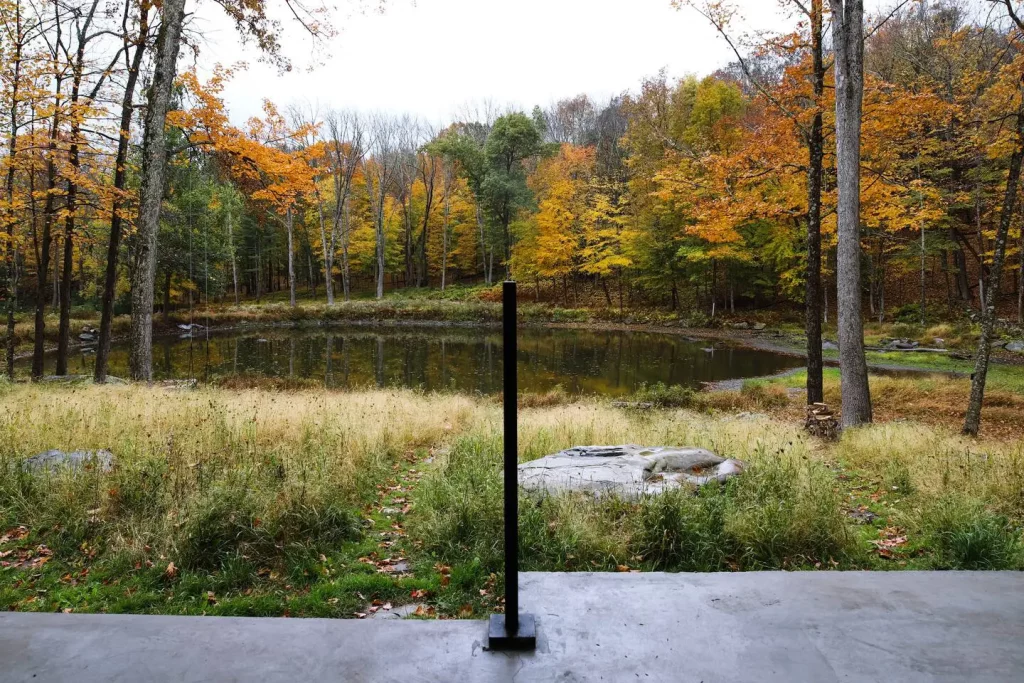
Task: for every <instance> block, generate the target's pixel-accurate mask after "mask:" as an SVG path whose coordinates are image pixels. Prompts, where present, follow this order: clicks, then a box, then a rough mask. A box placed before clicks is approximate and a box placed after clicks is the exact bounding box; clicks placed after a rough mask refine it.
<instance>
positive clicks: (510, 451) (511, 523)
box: [501, 281, 519, 635]
mask: <svg viewBox="0 0 1024 683" xmlns="http://www.w3.org/2000/svg"><path fill="white" fill-rule="evenodd" d="M501 301H502V311H501V313H502V317H501V321H502V325H501V326H502V364H503V373H504V379H503V382H502V389H503V391H504V402H503V407H504V409H505V425H504V427H505V430H504V431H505V438H504V443H505V457H504V463H503V464H504V474H505V481H504V493H505V631H506V632H507V633H508V634H509V635H514V634H515V633H516V632H517V631H518V630H519V469H518V468H519V400H518V396H519V376H518V375H519V373H517V372H516V370H517V367H516V365H517V357H518V349H517V346H518V344H517V341H518V340H517V339H516V283H515V282H514V281H506V282H505V283H504V284H503V285H502V297H501Z"/></svg>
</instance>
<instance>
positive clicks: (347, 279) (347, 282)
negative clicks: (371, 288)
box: [341, 204, 352, 301]
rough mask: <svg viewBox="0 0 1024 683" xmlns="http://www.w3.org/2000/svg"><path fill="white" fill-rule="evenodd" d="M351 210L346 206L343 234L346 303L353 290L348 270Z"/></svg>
mask: <svg viewBox="0 0 1024 683" xmlns="http://www.w3.org/2000/svg"><path fill="white" fill-rule="evenodd" d="M349 220H350V216H349V209H348V205H347V204H346V205H345V230H344V232H342V234H341V287H342V291H343V293H344V296H345V301H348V299H349V295H350V294H349V293H350V290H351V286H352V285H351V274H350V273H349V270H348V241H349V230H350V229H351V227H352V224H351V223H350V222H349Z"/></svg>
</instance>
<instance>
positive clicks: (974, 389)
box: [963, 92, 1024, 436]
mask: <svg viewBox="0 0 1024 683" xmlns="http://www.w3.org/2000/svg"><path fill="white" fill-rule="evenodd" d="M1021 95H1022V97H1021V101H1020V104H1019V105H1018V108H1017V146H1016V147H1015V148H1014V150H1013V155H1012V156H1011V157H1010V170H1009V174H1008V175H1007V177H1006V192H1005V194H1004V195H1003V207H1002V213H1000V215H999V226H998V227H997V228H996V243H995V253H994V254H993V256H992V267H991V268H990V269H989V271H988V282H987V283H986V286H985V291H987V292H988V293H989V295H988V298H987V299H986V300H985V307H984V308H983V309H982V318H981V338H980V339H979V340H978V357H977V359H976V360H975V363H974V374H973V375H971V397H970V399H969V400H968V402H967V415H966V416H965V417H964V428H963V433H964V434H968V435H970V436H977V435H978V430H979V429H980V428H981V406H982V403H983V401H984V398H985V380H986V377H987V376H988V361H989V356H990V354H991V353H992V337H993V332H994V330H995V322H996V292H997V291H998V290H999V278H1000V276H1001V275H1002V273H1003V261H1004V260H1005V258H1006V241H1007V238H1008V236H1009V233H1010V223H1011V222H1012V221H1013V212H1014V209H1016V207H1017V186H1018V185H1019V184H1020V173H1021V162H1022V160H1024V92H1022V93H1021Z"/></svg>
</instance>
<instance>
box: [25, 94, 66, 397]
mask: <svg viewBox="0 0 1024 683" xmlns="http://www.w3.org/2000/svg"><path fill="white" fill-rule="evenodd" d="M61 83H62V79H61V78H60V76H59V75H58V76H57V78H56V79H55V84H54V101H55V107H54V112H53V118H52V120H51V121H50V140H49V143H48V145H47V156H46V199H45V201H44V202H43V238H42V245H41V249H40V252H39V254H40V260H39V291H38V292H36V314H35V339H34V342H35V343H34V346H33V349H32V379H33V380H38V379H40V378H41V377H42V376H43V365H44V363H43V354H44V353H45V341H46V339H45V337H46V287H47V285H48V284H49V276H48V273H47V270H48V268H49V266H50V251H51V248H50V247H51V243H52V241H53V222H54V219H55V218H56V212H57V208H56V198H55V196H54V195H55V194H56V193H55V189H56V187H57V162H56V158H57V134H58V132H59V131H60V111H61V109H60V91H61ZM53 274H54V282H53V296H54V298H56V296H57V291H58V289H59V287H58V286H57V266H56V264H54V269H53ZM54 306H56V303H54Z"/></svg>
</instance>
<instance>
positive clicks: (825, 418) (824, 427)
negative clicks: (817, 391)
mask: <svg viewBox="0 0 1024 683" xmlns="http://www.w3.org/2000/svg"><path fill="white" fill-rule="evenodd" d="M804 429H806V430H807V431H808V432H809V433H810V434H813V435H814V436H817V437H819V438H822V439H827V440H829V441H834V440H835V439H837V438H839V420H838V418H837V417H836V414H835V413H834V412H833V411H832V409H830V408H829V407H828V406H827V405H826V404H824V403H812V404H810V405H809V406H807V421H806V422H804Z"/></svg>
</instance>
